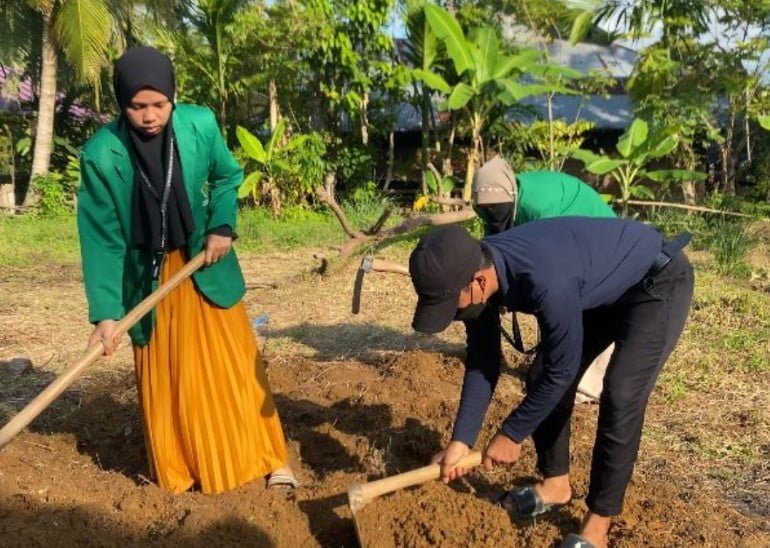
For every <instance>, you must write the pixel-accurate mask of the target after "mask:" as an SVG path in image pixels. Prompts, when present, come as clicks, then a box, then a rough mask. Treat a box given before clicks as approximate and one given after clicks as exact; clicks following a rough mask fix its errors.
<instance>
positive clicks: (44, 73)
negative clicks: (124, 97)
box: [24, 13, 56, 206]
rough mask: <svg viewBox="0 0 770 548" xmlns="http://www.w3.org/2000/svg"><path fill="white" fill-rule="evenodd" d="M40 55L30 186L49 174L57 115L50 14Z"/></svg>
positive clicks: (45, 15)
mask: <svg viewBox="0 0 770 548" xmlns="http://www.w3.org/2000/svg"><path fill="white" fill-rule="evenodd" d="M42 15H43V43H42V45H43V51H42V56H43V58H42V68H41V71H40V102H39V106H38V111H37V129H36V130H35V149H34V151H33V154H32V170H31V173H30V179H29V180H30V185H31V184H32V182H33V181H34V180H35V178H36V177H39V176H41V175H45V174H46V173H48V168H49V167H50V165H51V152H52V148H53V123H54V113H55V111H56V50H55V49H54V46H53V42H52V39H51V30H52V28H51V13H43V14H42ZM31 194H32V193H31V191H30V189H27V193H26V196H25V197H24V205H25V206H26V205H28V204H29V200H30V197H31Z"/></svg>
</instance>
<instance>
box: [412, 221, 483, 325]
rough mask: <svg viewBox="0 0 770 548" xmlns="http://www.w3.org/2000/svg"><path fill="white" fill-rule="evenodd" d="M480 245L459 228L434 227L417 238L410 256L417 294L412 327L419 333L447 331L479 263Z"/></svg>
mask: <svg viewBox="0 0 770 548" xmlns="http://www.w3.org/2000/svg"><path fill="white" fill-rule="evenodd" d="M482 257H483V255H482V252H481V244H479V242H478V241H476V240H475V239H474V238H473V236H471V235H470V234H469V233H468V231H467V230H465V229H464V228H463V227H461V226H459V225H450V226H446V227H441V228H437V229H435V230H432V231H430V232H428V233H427V234H426V235H425V236H423V237H422V238H420V241H419V242H418V243H417V247H415V248H414V251H412V255H411V256H410V257H409V274H410V275H411V276H412V284H413V285H414V290H415V291H416V292H417V297H418V298H417V308H416V309H415V311H414V319H413V320H412V328H413V329H414V330H415V331H420V332H422V333H439V332H440V331H443V330H444V329H446V328H447V327H448V326H449V324H450V323H452V320H453V319H454V317H455V314H456V313H457V300H458V299H459V297H460V291H461V290H462V288H463V287H465V286H466V285H468V284H469V283H470V281H471V279H472V278H473V274H474V273H475V272H476V271H477V270H478V269H479V265H480V264H481V260H482Z"/></svg>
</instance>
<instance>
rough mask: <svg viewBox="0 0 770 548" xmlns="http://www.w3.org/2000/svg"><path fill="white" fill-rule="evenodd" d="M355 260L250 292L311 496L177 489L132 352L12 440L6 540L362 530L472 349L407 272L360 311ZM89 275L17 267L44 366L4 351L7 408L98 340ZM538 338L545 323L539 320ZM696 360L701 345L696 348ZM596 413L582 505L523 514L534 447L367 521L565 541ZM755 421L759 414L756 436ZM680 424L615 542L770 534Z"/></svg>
mask: <svg viewBox="0 0 770 548" xmlns="http://www.w3.org/2000/svg"><path fill="white" fill-rule="evenodd" d="M395 258H399V257H395ZM401 259H402V260H403V257H401ZM244 263H245V270H246V272H247V273H248V277H249V279H250V280H252V281H276V280H280V279H286V278H288V277H289V276H290V273H292V272H296V269H297V268H298V267H300V266H303V267H304V266H305V265H308V266H309V265H311V264H312V263H313V260H312V258H310V256H309V254H307V253H296V254H290V255H271V256H267V257H262V258H260V259H259V260H257V259H256V258H252V259H247V260H245V261H244ZM353 273H354V267H353V266H351V267H349V268H345V269H342V270H341V271H339V272H336V273H335V274H334V275H332V276H330V277H328V278H315V277H308V278H307V279H304V280H300V281H297V282H296V283H292V284H289V285H283V286H280V287H279V288H278V289H274V290H268V289H260V290H255V291H251V292H249V294H248V296H247V304H248V305H249V309H250V312H251V313H252V315H253V316H257V315H259V314H260V313H263V312H266V313H268V314H269V316H270V324H269V327H268V329H267V337H268V343H267V350H266V357H267V362H268V372H269V376H270V380H271V383H272V386H273V388H274V391H275V393H276V401H277V404H278V407H279V410H280V412H281V416H282V420H283V423H284V427H285V430H286V433H287V436H288V438H289V439H290V444H291V448H292V451H293V453H294V455H295V460H296V464H297V465H298V468H299V475H300V479H301V480H302V481H303V484H304V487H303V488H302V489H301V490H300V491H299V492H298V493H297V494H296V497H294V498H292V499H286V498H285V497H283V496H281V495H280V494H277V493H272V492H267V491H265V489H264V485H263V483H262V482H253V483H252V484H249V485H246V486H243V487H241V488H240V489H238V490H236V491H233V492H230V493H227V494H224V495H220V496H203V495H201V494H199V493H194V492H191V493H185V494H182V495H178V496H170V495H168V494H166V493H164V492H163V491H161V490H160V489H158V488H157V487H155V486H154V485H152V484H151V483H149V482H147V481H146V479H145V477H146V475H147V469H146V462H145V455H144V448H143V444H142V434H141V426H140V422H139V414H138V409H137V406H136V401H135V400H136V396H135V387H134V380H133V372H132V366H131V362H130V355H129V353H128V351H127V349H124V350H122V351H121V352H120V353H118V355H117V356H116V357H115V358H113V359H112V360H110V361H109V362H108V363H105V364H101V365H99V366H98V367H96V368H94V369H93V370H91V371H89V372H88V374H87V376H86V377H85V378H83V379H82V380H81V381H80V382H78V383H77V385H76V386H75V387H73V389H71V390H70V391H68V392H67V393H66V394H65V395H64V396H63V397H62V398H60V400H59V401H57V402H56V404H55V405H54V407H53V408H52V409H50V410H49V411H47V412H46V413H44V414H43V415H42V416H41V417H40V418H39V419H38V420H37V421H36V422H35V423H34V424H33V427H32V428H31V429H30V431H28V432H25V433H24V434H22V435H20V436H19V437H18V438H17V439H16V440H15V441H14V442H13V443H12V444H10V445H9V446H8V447H7V448H6V449H4V450H3V451H2V452H0V538H2V539H3V540H2V543H1V544H2V545H3V546H43V545H45V546H67V545H75V544H78V545H88V546H146V545H159V546H175V545H181V544H184V545H188V546H226V545H247V546H299V545H302V546H314V545H322V546H352V545H355V535H354V530H353V527H352V522H351V515H350V513H349V510H348V508H347V500H346V496H345V489H346V487H347V486H348V485H349V484H350V483H352V482H354V481H366V480H367V479H375V478H379V477H382V476H384V475H388V474H394V473H398V472H401V471H405V470H408V469H410V468H413V467H417V466H422V465H424V464H425V463H426V462H427V461H428V460H429V458H430V456H431V455H432V454H433V453H434V452H436V451H437V450H438V449H440V447H441V445H442V443H444V442H445V441H446V439H447V436H448V432H449V429H450V427H451V423H452V420H453V417H454V411H455V405H456V401H457V399H458V396H459V383H460V380H461V376H462V362H461V356H462V351H463V348H462V344H461V333H460V331H459V330H458V329H456V328H455V327H453V328H452V329H450V331H449V332H448V333H447V334H446V335H445V336H442V337H440V338H437V337H430V338H429V337H422V336H419V335H415V334H413V333H412V332H411V330H410V329H409V321H410V310H411V307H412V306H413V302H412V299H413V295H412V293H411V289H410V287H409V286H408V282H406V281H405V280H404V279H403V278H399V277H394V276H379V277H375V276H372V277H370V279H369V280H367V283H366V285H365V288H364V291H365V293H364V306H363V312H362V314H361V315H360V316H358V317H353V316H352V315H351V314H350V312H349V303H350V290H351V288H352V275H353ZM79 283H80V281H79V273H78V271H77V269H76V268H75V267H62V268H61V269H60V270H56V271H50V270H49V271H42V270H41V271H40V272H38V271H35V272H15V271H14V272H0V321H2V324H0V361H6V360H9V359H10V358H12V357H17V356H24V357H28V358H30V359H31V360H32V362H33V367H32V368H31V369H29V370H27V371H26V372H23V373H20V374H16V373H13V372H11V371H10V370H9V369H8V368H7V367H4V366H3V364H0V423H2V422H4V421H5V420H6V419H7V418H8V417H9V416H11V415H12V413H13V412H15V410H17V409H18V408H20V407H21V406H22V405H23V403H24V402H25V401H27V399H28V398H29V397H30V395H31V394H34V393H35V392H36V391H38V390H39V389H40V388H41V387H42V386H44V385H45V384H46V383H47V382H49V381H50V379H51V378H53V376H54V375H55V374H56V372H57V371H59V370H60V369H61V368H62V367H63V366H64V365H65V364H66V363H68V361H70V360H71V359H73V357H77V355H78V353H79V351H80V350H81V349H82V345H83V343H84V341H85V339H86V336H87V333H88V331H89V327H88V325H85V324H84V322H83V321H82V318H83V316H84V310H85V306H84V302H83V297H82V293H81V291H80V287H79ZM33 288H34V289H35V290H33ZM18 303H23V304H18ZM525 336H532V326H531V325H530V324H527V325H526V326H525ZM682 356H683V357H689V356H690V354H689V352H688V350H687V348H685V350H684V351H683V352H682ZM508 359H509V364H510V365H511V366H518V365H520V363H519V360H518V358H517V357H515V356H512V355H508ZM675 359H676V358H675ZM520 375H521V373H520V370H516V369H513V368H511V369H509V370H508V371H507V372H506V374H504V375H503V377H502V378H501V381H500V384H499V387H498V390H497V393H496V397H495V403H494V404H493V406H492V408H491V411H490V415H491V416H490V417H489V419H488V420H487V425H488V426H487V430H486V431H485V433H484V434H482V436H481V439H486V436H488V435H489V432H490V431H491V430H490V429H492V428H493V426H494V425H495V424H497V423H498V422H499V420H500V418H501V417H503V416H504V415H505V414H507V413H508V411H509V410H510V406H511V405H512V402H515V401H517V400H518V399H519V398H520V397H521V393H522V383H521V378H520ZM763 402H766V400H760V401H758V402H757V404H762V403H763ZM684 403H685V404H686V405H687V409H685V410H678V411H677V413H678V414H676V415H672V414H670V413H669V412H668V411H667V410H668V409H670V406H668V405H667V404H666V403H665V402H664V401H662V400H661V399H660V398H656V400H655V401H654V402H653V406H652V408H651V410H650V417H649V420H648V425H649V426H650V428H651V429H653V430H654V429H655V428H665V431H666V432H667V433H669V434H670V435H675V434H676V432H678V430H677V429H681V428H683V427H682V424H681V423H680V422H678V420H679V419H678V417H681V418H682V420H690V419H689V417H692V416H693V415H697V414H698V407H697V406H698V405H699V403H702V402H698V400H694V401H690V400H687V399H685V400H684ZM762 418H764V415H761V416H760V419H762ZM766 424H767V423H765V425H766ZM594 428H595V409H594V408H591V407H581V408H580V409H579V410H578V412H577V413H576V417H575V420H574V424H573V432H574V435H573V441H574V448H573V451H574V452H573V463H574V467H573V469H574V471H575V491H576V501H575V502H574V503H573V504H572V505H570V506H569V507H567V508H566V509H564V510H563V511H561V512H559V513H557V514H556V515H554V516H551V517H548V518H545V519H542V520H538V521H537V522H536V523H532V524H523V525H522V524H515V523H511V521H510V519H509V518H508V516H507V515H506V514H505V512H504V511H503V510H501V509H499V508H497V507H495V506H494V505H493V504H491V503H490V500H491V499H493V498H494V497H495V496H497V495H499V494H500V493H501V492H502V491H504V490H505V489H508V488H510V487H511V486H513V485H517V484H521V483H523V482H526V481H527V480H528V479H531V478H532V476H533V475H534V460H533V450H532V447H531V445H529V444H527V446H526V447H525V450H524V456H523V459H522V462H521V464H520V465H518V466H517V467H515V468H513V469H510V470H506V471H494V472H483V473H477V474H474V475H472V476H471V477H470V478H469V479H468V480H467V481H463V482H458V483H457V484H456V485H452V486H445V485H441V484H430V485H426V486H423V487H420V488H416V489H412V490H408V491H404V492H401V493H398V494H396V495H394V496H390V497H385V498H383V499H381V500H378V501H376V502H374V503H372V504H371V505H370V506H369V507H367V508H366V509H364V511H363V514H362V517H361V519H362V525H363V530H364V533H365V534H366V536H367V539H369V540H370V541H371V542H372V545H374V546H428V545H436V544H440V545H445V546H469V545H474V546H475V545H489V546H492V545H494V546H498V545H508V546H524V545H527V546H530V545H531V546H552V545H553V543H554V542H555V541H556V540H557V539H558V538H560V537H561V536H563V534H564V533H565V532H568V531H571V530H573V529H574V528H575V527H576V524H577V520H578V519H579V516H580V514H581V512H582V511H583V510H584V505H583V502H582V496H584V494H585V488H586V474H587V471H588V462H589V458H590V447H591V441H592V437H593V432H594ZM751 428H752V425H751V424H748V425H747V426H746V429H747V432H748V431H750V430H751ZM756 428H761V426H758V427H756ZM653 434H654V432H653ZM762 435H764V434H761V435H757V438H758V439H760V440H762V439H764V438H763V437H762ZM666 439H668V438H666V437H665V436H657V435H647V436H646V437H645V440H644V442H643V449H642V454H641V457H640V462H639V465H638V469H637V473H636V475H635V480H634V483H633V485H632V486H631V488H630V491H629V495H628V497H627V503H626V510H625V512H624V514H623V516H622V518H621V519H620V520H618V523H617V525H616V526H615V527H614V529H613V533H612V542H613V544H614V545H616V546H640V545H649V546H664V545H666V546H667V545H673V546H690V545H707V546H752V547H753V546H770V522H769V521H768V518H767V516H766V515H763V512H764V510H763V508H764V507H763V506H761V505H757V506H756V508H754V509H753V510H752V509H751V508H748V509H747V508H746V506H745V505H740V504H737V503H735V501H733V500H727V499H725V498H724V497H723V496H721V495H720V494H719V491H717V490H716V489H715V488H713V487H712V484H713V482H712V483H708V482H705V481H704V482H700V481H698V476H697V475H696V474H695V473H691V474H689V475H688V474H686V473H684V472H683V470H684V471H686V470H688V469H689V470H692V471H695V470H696V469H697V467H698V466H701V464H700V463H701V462H702V460H703V456H702V455H693V454H692V453H691V452H690V451H689V448H688V446H675V445H671V444H665V445H664V443H663V442H664V440H666ZM758 450H760V451H761V450H762V449H761V444H760V447H759V448H758ZM769 450H770V449H769ZM747 473H750V474H756V476H757V478H758V481H757V484H758V485H759V487H758V489H761V488H762V487H761V481H762V478H763V472H762V470H761V469H760V468H756V469H752V470H750V471H747ZM707 483H708V484H707ZM756 493H761V491H756ZM756 493H754V496H756Z"/></svg>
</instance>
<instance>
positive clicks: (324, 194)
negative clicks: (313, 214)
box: [315, 173, 366, 238]
mask: <svg viewBox="0 0 770 548" xmlns="http://www.w3.org/2000/svg"><path fill="white" fill-rule="evenodd" d="M335 179H336V177H335V176H334V173H329V174H327V175H326V177H325V179H324V186H322V187H321V186H319V187H318V188H316V189H315V195H316V197H317V198H318V199H319V200H320V201H322V202H323V203H325V204H326V205H328V206H329V209H331V210H332V211H333V212H334V215H336V216H337V220H338V221H339V222H340V224H341V225H342V230H344V231H345V234H347V235H348V236H350V237H351V238H366V234H364V233H363V232H359V231H358V230H355V229H354V228H353V227H352V226H350V223H349V222H348V219H347V217H346V216H345V212H344V211H342V208H341V207H340V206H339V204H338V203H337V200H335V199H334V181H335Z"/></svg>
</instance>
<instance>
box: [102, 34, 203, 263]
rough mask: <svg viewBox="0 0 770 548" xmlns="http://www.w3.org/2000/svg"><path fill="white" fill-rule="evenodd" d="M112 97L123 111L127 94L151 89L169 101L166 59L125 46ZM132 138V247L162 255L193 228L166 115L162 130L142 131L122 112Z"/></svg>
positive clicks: (171, 88) (170, 81)
mask: <svg viewBox="0 0 770 548" xmlns="http://www.w3.org/2000/svg"><path fill="white" fill-rule="evenodd" d="M113 81H114V85H115V97H116V98H117V101H118V105H119V106H120V110H121V112H123V113H125V110H126V108H127V107H128V105H129V104H130V103H131V100H132V98H133V97H134V96H135V95H136V94H137V93H138V92H139V91H141V90H143V89H152V90H155V91H157V92H159V93H162V94H163V95H165V96H166V97H167V98H168V99H169V101H173V100H174V95H175V92H176V87H175V82H174V69H173V67H172V65H171V60H170V59H169V58H168V57H166V56H165V55H163V54H162V53H161V52H159V51H158V50H156V49H153V48H146V47H139V48H132V49H130V50H128V51H127V52H126V53H125V54H123V56H122V57H121V58H120V59H118V61H117V62H116V63H115V74H114V78H113ZM120 123H121V124H125V126H127V129H128V134H129V137H130V140H131V152H132V157H133V159H134V167H135V168H136V180H135V184H134V195H133V196H134V198H133V212H132V222H133V229H134V234H133V236H134V243H135V244H136V246H137V247H140V248H143V249H148V250H150V251H153V252H156V253H164V252H167V251H171V250H174V249H178V248H180V247H183V246H184V245H185V243H186V242H187V236H188V235H189V234H190V233H191V232H192V231H193V230H194V228H195V223H194V222H193V218H192V211H191V209H190V202H189V199H188V197H187V192H186V191H185V188H184V180H183V178H182V168H181V165H180V162H179V154H178V151H177V148H176V144H175V142H176V138H175V135H174V128H173V126H172V123H171V119H169V121H168V124H167V125H166V127H165V128H163V131H161V132H160V133H158V134H157V135H147V134H145V133H144V132H142V131H139V130H137V129H135V128H134V127H133V126H132V125H131V124H130V123H129V122H128V120H127V119H126V116H125V114H123V115H122V116H121V120H120Z"/></svg>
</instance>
